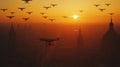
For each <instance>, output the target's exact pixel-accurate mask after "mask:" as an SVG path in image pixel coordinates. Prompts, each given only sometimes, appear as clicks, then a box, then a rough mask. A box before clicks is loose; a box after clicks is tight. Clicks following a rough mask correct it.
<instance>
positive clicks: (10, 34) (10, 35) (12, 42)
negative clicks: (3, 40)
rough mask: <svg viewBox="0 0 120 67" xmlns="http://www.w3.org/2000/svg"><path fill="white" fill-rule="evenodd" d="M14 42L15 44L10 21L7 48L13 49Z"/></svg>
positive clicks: (14, 35) (14, 34) (13, 31)
mask: <svg viewBox="0 0 120 67" xmlns="http://www.w3.org/2000/svg"><path fill="white" fill-rule="evenodd" d="M15 44H16V32H15V30H14V26H13V23H11V26H10V31H9V48H10V49H11V48H12V49H13V47H15Z"/></svg>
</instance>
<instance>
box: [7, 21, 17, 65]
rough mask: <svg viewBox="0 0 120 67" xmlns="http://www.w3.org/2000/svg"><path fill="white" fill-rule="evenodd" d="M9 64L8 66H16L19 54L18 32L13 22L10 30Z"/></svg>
mask: <svg viewBox="0 0 120 67" xmlns="http://www.w3.org/2000/svg"><path fill="white" fill-rule="evenodd" d="M7 54H8V55H7V56H8V57H7V61H8V63H7V65H8V66H16V65H17V63H18V56H17V50H16V32H15V29H14V26H13V23H11V26H10V30H9V32H8V53H7Z"/></svg>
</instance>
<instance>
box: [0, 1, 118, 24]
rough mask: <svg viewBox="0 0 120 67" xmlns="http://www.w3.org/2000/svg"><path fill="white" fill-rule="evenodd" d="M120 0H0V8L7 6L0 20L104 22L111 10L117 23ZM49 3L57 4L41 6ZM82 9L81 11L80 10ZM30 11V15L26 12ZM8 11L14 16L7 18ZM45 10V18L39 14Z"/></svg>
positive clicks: (108, 17) (0, 14)
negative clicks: (26, 0)
mask: <svg viewBox="0 0 120 67" xmlns="http://www.w3.org/2000/svg"><path fill="white" fill-rule="evenodd" d="M106 3H110V4H111V5H110V6H106V5H105V4H106ZM119 3H120V0H32V1H30V2H29V4H26V3H25V2H24V1H22V0H0V9H2V8H7V9H8V10H7V11H6V12H2V11H0V16H1V17H0V21H1V22H8V21H14V22H21V23H22V22H25V21H24V20H23V19H22V18H24V17H29V18H30V19H29V20H28V21H26V22H33V23H35V22H38V23H41V22H44V23H49V22H51V21H50V20H49V19H55V21H54V22H57V23H59V22H60V23H61V22H62V23H70V22H72V23H76V22H77V23H78V22H79V23H104V22H109V19H110V15H109V14H108V13H111V12H113V13H114V15H113V20H114V22H116V23H119V19H120V18H119V16H120V8H119V6H120V5H119ZM50 4H57V6H55V7H52V8H50V9H48V10H46V9H45V8H43V7H44V6H50ZM94 4H100V6H99V7H95V6H94ZM19 7H25V8H26V9H25V10H24V11H20V10H19V9H18V8H19ZM99 8H105V9H106V10H105V11H103V12H101V11H100V10H98V9H99ZM80 10H83V12H80ZM28 11H32V12H33V13H32V14H31V15H29V14H27V13H26V12H28ZM10 12H15V14H13V15H14V16H15V18H13V19H12V20H9V19H8V18H6V16H8V15H11V14H10ZM41 12H45V13H46V14H45V15H46V16H49V17H48V19H45V18H43V17H42V15H41V14H40V13H41ZM73 15H78V16H79V17H78V18H77V19H73ZM62 16H68V18H63V17H62Z"/></svg>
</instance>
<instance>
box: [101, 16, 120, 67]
mask: <svg viewBox="0 0 120 67" xmlns="http://www.w3.org/2000/svg"><path fill="white" fill-rule="evenodd" d="M119 40H120V37H119V35H118V33H117V32H116V31H115V30H114V24H113V22H112V18H111V21H110V24H109V29H108V31H107V32H106V33H105V35H104V36H103V39H102V45H101V55H102V63H103V64H104V65H105V67H118V66H120V65H119V62H120V57H119V56H120V55H119V54H120V53H119V51H120V49H119V48H120V41H119Z"/></svg>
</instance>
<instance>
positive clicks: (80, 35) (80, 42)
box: [78, 27, 83, 48]
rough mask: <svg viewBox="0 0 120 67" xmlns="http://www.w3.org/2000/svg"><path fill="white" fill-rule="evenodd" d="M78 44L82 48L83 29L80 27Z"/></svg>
mask: <svg viewBox="0 0 120 67" xmlns="http://www.w3.org/2000/svg"><path fill="white" fill-rule="evenodd" d="M78 46H79V47H80V48H82V46H83V38H82V34H81V29H80V27H79V30H78Z"/></svg>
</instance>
